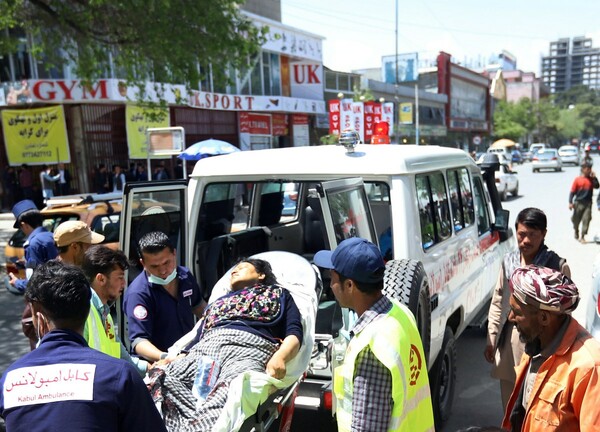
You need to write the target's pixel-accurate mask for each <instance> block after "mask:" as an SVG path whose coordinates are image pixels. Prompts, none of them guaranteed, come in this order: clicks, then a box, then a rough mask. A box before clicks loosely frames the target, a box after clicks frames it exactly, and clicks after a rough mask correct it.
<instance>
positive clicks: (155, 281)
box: [148, 267, 177, 286]
mask: <svg viewBox="0 0 600 432" xmlns="http://www.w3.org/2000/svg"><path fill="white" fill-rule="evenodd" d="M176 277H177V267H175V268H174V269H173V272H172V273H171V274H170V275H169V276H167V277H166V278H165V279H163V278H161V277H158V276H154V275H153V274H149V275H148V282H150V283H153V284H156V285H163V286H164V285H168V284H170V283H171V282H173V280H175V278H176Z"/></svg>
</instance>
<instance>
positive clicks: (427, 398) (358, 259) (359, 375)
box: [314, 238, 434, 432]
mask: <svg viewBox="0 0 600 432" xmlns="http://www.w3.org/2000/svg"><path fill="white" fill-rule="evenodd" d="M314 262H315V264H316V265H318V266H319V267H323V268H327V269H330V270H331V289H332V291H333V293H334V295H335V297H336V299H337V300H338V302H339V303H340V306H342V307H347V308H350V309H352V310H354V311H355V312H356V313H357V315H358V316H359V318H358V321H357V322H356V324H355V325H354V327H353V329H352V330H351V332H350V335H351V337H352V339H351V340H350V343H349V344H348V348H347V351H346V357H345V359H344V363H343V364H342V365H340V366H338V367H337V368H336V369H335V371H334V374H335V380H334V383H335V384H334V386H335V388H334V394H335V397H336V401H337V412H336V415H337V421H338V430H339V431H340V432H345V431H350V430H352V431H370V432H377V431H407V432H408V431H411V432H420V431H433V430H434V420H433V409H432V405H431V395H430V392H429V378H428V376H427V365H426V363H425V355H424V353H423V346H422V342H421V337H420V335H419V331H418V329H417V326H416V323H415V318H414V316H413V315H412V313H411V312H410V311H409V310H408V309H407V308H406V307H405V306H404V305H401V304H400V303H398V302H396V301H395V300H390V299H388V298H387V297H386V296H384V295H383V293H382V289H383V275H384V271H385V264H384V261H383V257H382V256H381V252H380V251H379V249H378V248H377V246H375V245H374V244H373V243H371V242H369V241H367V240H365V239H361V238H349V239H347V240H344V241H342V242H341V243H340V244H339V245H338V247H337V248H336V249H335V251H333V252H331V251H320V252H317V254H316V255H315V257H314ZM403 378H404V379H403Z"/></svg>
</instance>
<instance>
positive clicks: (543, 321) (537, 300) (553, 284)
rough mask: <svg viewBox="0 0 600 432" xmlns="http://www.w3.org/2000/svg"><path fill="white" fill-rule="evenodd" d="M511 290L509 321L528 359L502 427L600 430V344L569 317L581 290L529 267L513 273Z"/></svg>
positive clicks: (555, 275) (557, 275)
mask: <svg viewBox="0 0 600 432" xmlns="http://www.w3.org/2000/svg"><path fill="white" fill-rule="evenodd" d="M510 289H511V291H512V295H511V298H510V307H511V311H510V315H509V319H510V320H511V321H512V322H513V323H514V324H515V326H516V327H517V330H518V331H519V334H520V336H521V338H522V339H523V341H524V342H525V354H523V358H522V360H521V364H520V365H519V366H517V368H516V373H517V380H516V384H515V388H514V390H513V393H512V395H511V397H510V400H509V402H508V406H507V408H506V412H505V414H504V420H503V422H502V427H503V428H504V429H506V430H508V431H511V432H513V431H514V432H517V431H523V432H525V431H541V430H545V429H548V430H550V429H551V430H553V431H565V432H567V431H568V432H577V431H600V404H598V400H600V385H598V383H599V382H600V342H598V341H597V340H596V339H594V338H593V337H592V335H590V334H589V333H588V332H587V331H586V330H585V329H584V328H583V327H582V326H581V325H580V324H579V323H578V322H577V321H576V320H575V319H574V318H572V317H571V312H573V310H575V308H576V307H577V304H578V303H579V292H578V290H577V287H576V286H575V284H574V283H573V282H572V281H571V279H569V278H568V277H566V276H565V275H563V274H562V273H560V272H558V271H556V270H552V269H549V268H546V267H538V266H535V265H530V266H527V267H519V268H517V269H516V270H515V271H514V272H513V274H512V276H511V279H510Z"/></svg>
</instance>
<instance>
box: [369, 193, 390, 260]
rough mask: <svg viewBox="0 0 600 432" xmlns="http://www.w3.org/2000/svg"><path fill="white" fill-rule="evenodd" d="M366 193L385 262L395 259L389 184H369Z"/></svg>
mask: <svg viewBox="0 0 600 432" xmlns="http://www.w3.org/2000/svg"><path fill="white" fill-rule="evenodd" d="M365 191H366V192H367V197H368V199H369V204H370V206H371V214H372V215H373V222H374V223H375V231H376V232H377V236H378V238H379V248H380V249H381V253H382V254H383V258H384V259H385V260H390V259H393V257H394V248H393V244H392V238H393V237H392V214H391V205H390V188H389V186H388V184H387V183H382V182H376V183H375V182H373V183H370V182H367V183H365Z"/></svg>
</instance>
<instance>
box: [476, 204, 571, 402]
mask: <svg viewBox="0 0 600 432" xmlns="http://www.w3.org/2000/svg"><path fill="white" fill-rule="evenodd" d="M546 227H547V219H546V214H545V213H544V212H543V211H541V210H540V209H538V208H534V207H529V208H526V209H523V210H521V211H520V212H519V214H518V215H517V220H516V222H515V232H516V234H517V235H516V237H517V246H518V249H517V250H514V251H512V252H509V253H507V254H506V255H505V256H504V260H503V262H502V266H501V268H500V274H499V277H498V282H497V283H496V287H495V289H494V294H493V295H492V301H491V304H490V309H489V312H488V332H487V344H486V347H485V351H484V357H485V359H486V360H487V361H488V362H489V363H492V365H493V366H492V373H491V375H492V377H493V378H496V379H498V380H500V396H501V398H502V409H506V405H507V404H508V399H509V398H510V394H511V393H512V390H513V388H514V386H515V379H516V375H515V366H517V365H518V364H519V362H520V361H521V357H522V356H523V349H524V343H523V342H521V340H520V338H519V332H518V331H517V329H516V328H515V326H514V325H513V323H512V322H511V321H509V320H508V314H509V312H510V305H509V300H510V289H509V280H510V276H511V275H512V273H513V271H514V270H515V269H516V268H518V267H521V266H527V265H529V264H536V265H540V266H544V267H550V268H552V269H554V270H558V271H560V272H561V273H563V274H564V275H566V276H568V277H571V269H570V268H569V266H568V264H567V260H566V259H564V258H561V257H560V256H559V255H558V254H556V253H555V252H553V251H551V250H550V249H548V246H546V244H545V243H544V239H545V238H546V232H547V230H546Z"/></svg>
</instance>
